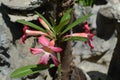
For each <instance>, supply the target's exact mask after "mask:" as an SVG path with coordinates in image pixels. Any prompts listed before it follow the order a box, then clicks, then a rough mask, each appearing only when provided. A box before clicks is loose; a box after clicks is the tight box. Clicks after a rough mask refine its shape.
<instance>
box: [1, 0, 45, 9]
mask: <svg viewBox="0 0 120 80" xmlns="http://www.w3.org/2000/svg"><path fill="white" fill-rule="evenodd" d="M46 1H47V0H20V1H18V0H2V1H1V3H2V4H3V5H5V6H7V7H8V8H10V9H17V10H33V9H35V8H38V7H40V6H41V4H43V3H44V2H46Z"/></svg>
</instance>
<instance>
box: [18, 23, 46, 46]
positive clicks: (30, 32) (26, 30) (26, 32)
mask: <svg viewBox="0 0 120 80" xmlns="http://www.w3.org/2000/svg"><path fill="white" fill-rule="evenodd" d="M23 33H24V34H23V36H22V40H21V42H20V43H21V44H23V43H25V40H26V39H27V37H28V36H37V35H45V36H47V35H48V34H47V33H44V32H42V31H35V30H29V27H28V26H26V25H24V27H23Z"/></svg>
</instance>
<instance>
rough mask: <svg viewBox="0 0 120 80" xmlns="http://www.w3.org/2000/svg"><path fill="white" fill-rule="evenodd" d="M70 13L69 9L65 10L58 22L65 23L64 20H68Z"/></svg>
mask: <svg viewBox="0 0 120 80" xmlns="http://www.w3.org/2000/svg"><path fill="white" fill-rule="evenodd" d="M70 12H71V9H69V10H67V11H66V12H65V13H64V14H63V16H62V18H61V20H60V23H61V22H63V21H65V20H68V19H70Z"/></svg>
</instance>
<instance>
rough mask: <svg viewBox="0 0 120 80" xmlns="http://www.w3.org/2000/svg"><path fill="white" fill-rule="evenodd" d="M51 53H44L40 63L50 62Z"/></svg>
mask: <svg viewBox="0 0 120 80" xmlns="http://www.w3.org/2000/svg"><path fill="white" fill-rule="evenodd" d="M49 55H50V54H49V53H45V54H44V55H42V57H41V59H40V61H39V63H38V64H48V60H49Z"/></svg>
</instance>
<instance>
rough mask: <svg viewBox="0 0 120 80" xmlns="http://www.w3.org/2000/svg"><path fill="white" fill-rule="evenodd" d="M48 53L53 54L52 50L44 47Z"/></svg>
mask: <svg viewBox="0 0 120 80" xmlns="http://www.w3.org/2000/svg"><path fill="white" fill-rule="evenodd" d="M43 49H44V50H45V51H46V52H49V53H52V50H51V49H50V48H49V47H44V48H43Z"/></svg>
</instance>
